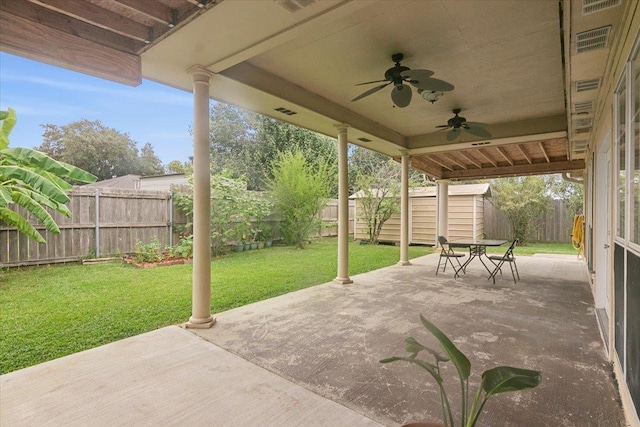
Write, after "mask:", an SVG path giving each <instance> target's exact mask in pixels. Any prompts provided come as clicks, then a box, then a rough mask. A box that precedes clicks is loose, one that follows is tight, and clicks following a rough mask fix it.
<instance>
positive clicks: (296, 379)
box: [0, 254, 626, 427]
mask: <svg viewBox="0 0 640 427" xmlns="http://www.w3.org/2000/svg"><path fill="white" fill-rule="evenodd" d="M437 261H438V255H437V254H432V255H428V256H425V257H422V258H419V259H416V260H412V265H410V266H393V267H388V268H385V269H381V270H377V271H373V272H370V273H366V274H362V275H357V276H354V277H353V280H354V282H355V285H353V286H344V285H340V284H336V283H326V284H323V285H319V286H315V287H312V288H308V289H305V290H302V291H298V292H294V293H291V294H287V295H283V296H281V297H277V298H273V299H270V300H266V301H262V302H258V303H255V304H251V305H247V306H244V307H239V308H237V309H233V310H229V311H227V312H223V313H217V314H216V317H217V319H218V322H217V324H216V326H215V327H214V328H211V329H197V330H194V329H186V330H185V329H181V328H179V327H178V326H171V327H167V328H163V329H160V330H157V331H153V332H150V333H147V334H144V335H140V336H137V337H133V338H129V339H126V340H123V341H119V342H115V343H112V344H109V345H106V346H103V347H99V348H96V349H92V350H88V351H85V352H83V353H78V354H74V355H70V356H67V357H64V358H61V359H58V360H54V361H51V362H48V363H44V364H42V365H38V366H34V367H31V368H27V369H24V370H21V371H16V372H12V373H10V374H6V375H4V376H2V379H1V381H2V382H1V384H0V387H1V389H2V393H0V407H1V408H2V411H0V412H1V418H0V424H2V425H12V426H23V425H24V426H27V425H87V424H89V423H90V424H92V425H178V424H180V425H220V426H222V425H229V426H231V425H254V424H255V425H265V426H282V425H287V426H297V425H299V426H302V425H305V426H347V425H349V426H376V425H388V426H393V425H397V424H399V423H401V422H404V421H409V420H420V419H432V420H436V419H438V418H439V408H440V406H439V394H438V391H437V387H436V386H435V384H434V383H433V382H432V381H431V380H430V379H429V378H428V377H427V375H426V373H423V372H421V371H420V370H419V369H418V368H416V367H411V366H407V365H401V364H391V365H384V366H383V365H381V364H380V363H379V362H378V361H379V360H380V359H381V358H384V357H389V356H392V355H402V354H403V353H404V343H403V339H404V338H405V337H406V336H408V335H412V336H414V337H416V339H418V340H419V341H421V342H425V341H426V342H430V343H431V344H433V345H436V344H435V343H434V342H433V341H429V339H427V336H428V334H427V332H426V331H425V330H424V329H422V327H421V326H420V324H419V320H418V314H419V313H422V314H423V315H424V316H425V317H427V318H428V319H430V320H431V321H432V322H434V323H435V324H436V325H438V326H439V327H440V328H441V329H442V330H444V331H445V332H446V333H447V334H448V335H449V336H450V337H451V338H452V339H453V340H454V342H455V343H456V345H458V347H459V348H460V349H461V350H462V351H463V352H465V353H466V354H467V356H468V357H469V359H470V361H471V363H472V377H471V378H472V380H473V382H472V388H474V387H475V385H476V384H477V381H478V380H479V376H480V374H481V372H482V371H483V370H485V369H489V368H491V367H494V366H497V365H510V366H517V367H523V368H529V369H537V370H541V371H542V373H543V382H542V384H541V386H540V387H538V388H537V389H533V390H528V391H523V392H518V393H511V394H505V395H499V396H496V397H494V398H492V400H490V401H489V403H488V404H487V406H486V413H485V414H484V417H483V418H481V422H480V424H479V425H481V426H489V425H500V426H534V425H539V426H545V425H549V426H551V425H562V426H565V427H571V426H575V427H586V426H624V425H626V423H625V421H624V415H623V413H622V409H621V404H620V402H619V398H618V396H617V392H616V391H615V386H614V382H613V379H612V369H611V366H610V363H609V362H607V360H606V357H605V353H604V351H603V345H602V339H601V337H600V334H599V331H598V327H597V321H596V317H595V314H594V302H593V297H592V294H591V291H590V287H589V284H588V277H587V270H586V267H585V265H584V263H583V262H581V261H578V260H577V259H576V258H575V257H573V256H551V255H549V256H544V255H542V256H540V255H539V256H533V257H523V256H520V257H518V258H517V263H518V268H519V271H520V275H521V278H522V279H521V280H520V281H519V282H518V283H517V284H514V283H513V280H512V278H511V275H510V274H509V273H508V271H507V272H505V274H504V275H503V276H498V280H497V282H496V285H492V284H491V282H489V281H487V278H486V276H487V274H486V272H485V271H484V268H483V267H482V265H481V264H480V263H479V262H475V261H474V262H472V263H471V265H470V268H469V270H468V272H467V274H466V275H464V276H462V277H461V278H459V279H458V280H454V279H453V273H452V272H450V271H447V272H446V273H444V274H443V273H440V274H438V276H436V275H435V266H436V264H437ZM449 374H453V372H451V371H448V373H447V375H449ZM446 381H447V383H448V384H449V386H450V390H451V391H450V394H451V395H452V396H454V399H455V396H456V395H457V392H456V391H457V390H458V385H457V383H456V380H454V378H453V377H449V378H447V379H446ZM456 401H457V400H456ZM454 407H455V404H454Z"/></svg>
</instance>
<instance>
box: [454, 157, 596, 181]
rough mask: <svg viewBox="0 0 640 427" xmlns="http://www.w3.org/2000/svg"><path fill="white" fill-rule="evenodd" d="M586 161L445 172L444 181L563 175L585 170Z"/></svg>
mask: <svg viewBox="0 0 640 427" xmlns="http://www.w3.org/2000/svg"><path fill="white" fill-rule="evenodd" d="M584 168H585V163H584V160H572V161H564V162H555V163H534V164H531V165H516V166H500V167H496V168H485V169H480V170H478V169H467V170H455V171H449V172H447V171H444V172H443V174H442V178H443V179H480V178H502V177H506V176H526V175H545V174H550V173H561V172H571V171H579V170H584Z"/></svg>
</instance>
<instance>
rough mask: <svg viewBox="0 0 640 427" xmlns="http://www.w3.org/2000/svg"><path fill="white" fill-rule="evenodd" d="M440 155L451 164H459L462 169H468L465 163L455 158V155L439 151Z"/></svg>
mask: <svg viewBox="0 0 640 427" xmlns="http://www.w3.org/2000/svg"><path fill="white" fill-rule="evenodd" d="M440 155H441V156H442V157H444V158H445V159H447V160H449V161H450V162H452V163H453V164H456V165H458V166H460V167H461V168H462V169H469V168H468V167H467V165H465V164H464V163H460V162H459V161H458V159H456V158H455V156H454V155H453V154H451V153H441V154H440Z"/></svg>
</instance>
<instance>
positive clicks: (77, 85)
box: [0, 52, 193, 164]
mask: <svg viewBox="0 0 640 427" xmlns="http://www.w3.org/2000/svg"><path fill="white" fill-rule="evenodd" d="M7 107H12V108H13V109H14V110H16V114H17V117H18V121H17V123H16V126H15V128H14V130H13V131H12V132H11V135H10V136H9V141H10V142H9V146H11V147H27V148H33V147H35V146H38V145H40V144H41V143H42V131H43V129H42V128H41V127H40V125H43V124H46V123H51V124H55V125H58V126H62V125H66V124H68V123H71V122H74V121H78V120H81V119H87V120H90V121H94V120H100V121H101V122H102V124H103V125H105V126H108V127H110V128H114V129H116V130H118V131H119V132H122V133H128V134H129V136H130V137H131V139H132V140H134V141H136V142H137V144H138V148H142V146H143V145H144V144H146V143H147V142H149V143H151V145H152V146H153V149H154V151H155V153H156V155H157V156H158V157H159V158H160V160H162V163H164V164H167V163H168V162H170V161H171V160H180V161H186V160H187V159H188V158H189V156H191V155H193V140H192V137H191V134H190V128H191V125H192V123H193V98H192V96H191V93H189V92H184V91H181V90H177V89H174V88H171V87H168V86H163V85H160V84H157V83H154V82H151V81H148V80H143V82H142V84H141V85H139V86H137V87H130V86H126V85H123V84H120V83H113V82H110V81H107V80H103V79H99V78H96V77H90V76H87V75H84V74H80V73H76V72H73V71H69V70H66V69H64V68H60V67H54V66H51V65H47V64H42V63H39V62H35V61H31V60H28V59H24V58H21V57H18V56H14V55H9V54H6V53H1V52H0V110H6V109H7Z"/></svg>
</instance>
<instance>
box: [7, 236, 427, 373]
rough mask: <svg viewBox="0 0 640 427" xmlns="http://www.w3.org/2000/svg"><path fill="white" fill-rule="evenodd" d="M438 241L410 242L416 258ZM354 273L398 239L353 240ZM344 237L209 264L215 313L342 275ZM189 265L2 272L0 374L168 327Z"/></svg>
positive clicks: (178, 319) (183, 310)
mask: <svg viewBox="0 0 640 427" xmlns="http://www.w3.org/2000/svg"><path fill="white" fill-rule="evenodd" d="M429 253H431V248H427V247H420V246H414V247H410V248H409V256H410V258H415V257H418V256H422V255H426V254H429ZM349 257H350V259H349V274H350V275H355V274H358V273H363V272H366V271H370V270H375V269H378V268H382V267H386V266H389V265H393V264H395V263H397V262H398V259H399V257H400V249H399V247H396V246H383V245H380V246H369V245H359V244H357V243H352V244H351V245H350V249H349ZM336 258H337V240H336V239H335V238H326V239H323V240H321V241H319V242H315V243H313V244H311V245H309V246H307V248H306V249H304V250H297V249H295V248H290V247H272V248H269V249H263V250H255V251H250V252H240V253H233V254H230V255H229V256H227V257H224V258H219V259H216V260H214V261H213V262H212V264H211V282H212V292H211V293H212V298H211V306H212V311H213V312H221V311H224V310H228V309H230V308H233V307H238V306H241V305H245V304H248V303H251V302H255V301H260V300H263V299H266V298H270V297H273V296H276V295H281V294H284V293H287V292H291V291H295V290H298V289H302V288H306V287H309V286H313V285H317V284H321V283H326V282H329V281H331V280H333V279H334V278H335V276H336ZM191 271H192V266H191V265H174V266H167V267H158V268H151V269H138V268H135V267H132V266H130V265H127V264H123V263H109V264H97V265H78V264H73V265H63V266H60V265H58V266H47V267H30V268H20V269H11V270H4V271H2V272H0V310H1V311H0V330H1V331H2V334H1V335H0V349H2V350H1V351H0V373H6V372H10V371H14V370H16V369H21V368H24V367H27V366H31V365H35V364H38V363H41V362H44V361H47V360H51V359H55V358H58V357H61V356H64V355H67V354H71V353H75V352H78V351H82V350H85V349H88V348H92V347H96V346H99V345H102V344H106V343H109V342H112V341H116V340H120V339H122V338H126V337H130V336H133V335H137V334H141V333H144V332H148V331H151V330H154V329H157V328H160V327H163V326H167V325H171V324H176V323H182V322H185V321H187V320H188V319H189V316H190V315H191Z"/></svg>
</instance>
